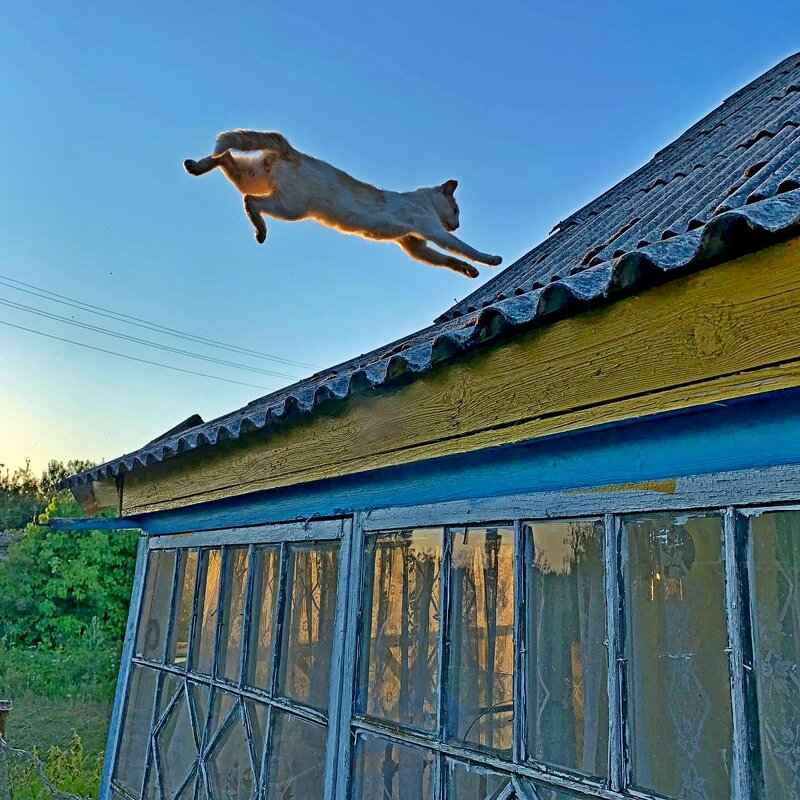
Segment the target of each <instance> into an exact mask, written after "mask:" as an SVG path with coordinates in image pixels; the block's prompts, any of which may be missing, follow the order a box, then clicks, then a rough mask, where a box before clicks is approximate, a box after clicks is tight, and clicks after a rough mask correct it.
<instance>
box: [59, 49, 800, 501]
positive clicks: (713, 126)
mask: <svg viewBox="0 0 800 800" xmlns="http://www.w3.org/2000/svg"><path fill="white" fill-rule="evenodd" d="M798 234H800V54H797V55H794V56H792V57H790V58H787V59H785V60H784V61H782V62H781V63H780V64H778V65H777V66H776V67H774V68H773V69H771V70H770V71H769V72H767V73H765V74H764V75H762V76H761V77H760V78H757V79H756V80H755V81H753V82H752V83H750V84H749V85H747V86H745V87H744V88H743V89H741V90H740V91H738V92H736V94H734V95H733V96H732V97H730V98H728V99H727V100H726V101H725V102H724V103H723V104H722V105H721V106H720V107H719V108H717V109H716V110H715V111H713V112H712V113H711V114H709V115H708V116H707V117H705V118H704V119H702V120H701V121H700V122H698V123H697V124H696V125H694V126H692V127H691V128H690V129H689V130H688V131H687V132H686V133H685V134H683V136H681V137H680V138H679V139H678V140H677V141H675V142H674V143H673V144H671V145H669V146H668V147H666V148H665V149H664V150H662V151H661V152H660V153H657V154H656V155H655V157H654V158H653V159H652V160H651V161H650V162H649V163H648V164H646V165H645V166H644V167H642V168H641V169H639V170H638V171H637V172H635V173H634V174H633V175H631V176H630V177H628V178H626V179H625V180H623V181H621V182H620V183H619V184H617V185H616V186H614V187H613V188H612V189H610V190H609V191H607V192H605V193H604V194H603V195H601V196H600V197H599V198H597V199H596V200H594V201H593V202H592V203H590V204H589V205H587V206H585V207H584V208H582V209H581V210H580V211H577V212H576V213H575V214H573V215H572V216H570V217H568V218H567V219H565V220H564V221H563V222H561V223H559V224H558V225H557V226H556V229H555V231H554V232H553V233H552V234H551V235H550V236H549V237H548V238H547V239H546V240H545V241H544V242H542V243H541V244H540V245H538V246H537V247H535V248H534V249H533V250H531V251H530V252H529V253H528V254H526V255H525V256H523V257H522V258H521V259H519V260H518V261H517V262H516V263H515V264H512V265H511V266H510V267H508V268H507V269H506V270H504V271H503V272H501V273H500V274H499V275H497V277H495V278H494V279H493V280H491V281H489V282H488V283H486V284H484V285H483V286H482V287H480V288H479V289H478V290H477V291H476V292H473V293H472V294H471V295H469V297H467V298H466V299H464V300H462V301H461V302H460V303H457V304H456V305H455V306H453V307H452V308H451V309H449V310H448V311H447V312H445V313H444V314H443V315H442V316H441V317H440V318H439V319H438V320H437V321H436V323H435V324H434V325H432V326H430V327H428V328H425V329H424V330H421V331H418V332H416V333H414V334H411V335H409V336H407V337H405V338H403V339H401V340H399V341H396V342H393V343H391V344H388V345H386V346H384V347H381V348H379V349H377V350H374V351H372V352H370V353H367V354H365V355H362V356H359V357H357V358H354V359H352V360H350V361H347V362H345V363H343V364H340V365H339V366H336V367H332V368H331V369H328V370H325V371H323V372H320V373H318V374H316V375H313V376H312V377H310V378H307V379H305V380H303V381H300V382H299V383H296V384H294V385H292V386H289V387H287V388H285V389H281V390H279V391H277V392H273V393H272V394H269V395H267V396H266V397H262V398H259V399H258V400H254V401H253V402H252V403H249V404H248V405H247V406H245V407H244V408H242V409H239V410H238V411H235V412H233V413H231V414H227V415H225V416H223V417H220V418H218V419H216V420H212V421H211V422H206V423H201V424H196V425H191V424H190V425H188V426H187V425H186V424H185V423H182V424H181V425H179V426H177V427H176V428H175V429H173V430H172V431H170V432H168V433H167V434H165V435H163V436H161V437H159V438H158V439H156V440H154V441H153V442H150V443H149V444H147V445H145V446H144V447H142V448H141V449H139V450H137V451H135V452H133V453H129V454H127V455H124V456H122V457H120V458H116V459H114V460H112V461H109V462H107V463H106V464H102V465H100V466H98V467H95V468H94V469H91V470H88V471H86V472H83V473H81V474H79V475H74V476H72V477H70V478H68V479H66V480H65V481H64V482H63V485H64V486H73V487H74V486H78V485H81V484H84V483H86V482H88V481H91V480H99V479H102V478H107V477H113V476H116V475H119V474H121V473H124V472H129V471H131V470H134V469H137V468H140V467H143V466H148V465H150V464H155V463H158V462H160V461H163V460H165V459H168V458H172V457H174V456H177V455H179V454H181V453H185V452H188V451H191V450H196V449H197V448H200V447H207V446H213V445H215V444H217V443H218V442H221V441H224V440H227V439H237V438H239V437H240V436H243V435H245V434H247V433H250V432H253V431H257V430H262V429H264V428H267V427H269V426H270V425H272V424H273V423H275V422H278V421H281V420H285V419H286V418H288V417H290V416H293V415H295V414H302V413H306V414H308V413H311V412H312V411H314V410H315V409H316V408H317V407H318V406H319V405H320V404H322V403H324V402H326V401H328V400H333V399H339V400H341V399H344V398H347V397H349V396H351V395H354V394H357V393H361V392H364V391H367V390H369V389H371V388H374V387H378V386H385V385H387V384H390V383H393V382H396V381H400V380H408V379H409V377H410V376H413V375H416V374H419V373H422V372H425V371H426V370H429V369H430V368H431V367H433V366H434V365H436V364H438V363H441V362H443V361H446V360H448V359H451V358H453V357H454V356H456V355H458V354H459V353H463V352H465V351H468V350H471V349H474V348H475V347H478V346H480V345H482V344H484V343H486V342H489V341H492V340H496V339H498V338H500V337H506V336H509V335H512V334H513V333H514V332H516V331H518V330H521V329H523V328H527V327H531V326H533V325H538V324H542V323H544V322H547V321H551V320H553V319H556V318H559V317H564V316H567V315H570V314H574V313H579V312H580V311H581V310H584V309H586V308H588V307H592V306H596V305H598V304H600V303H602V302H606V301H607V300H608V299H610V298H613V297H617V296H621V295H624V294H630V293H632V292H635V291H640V290H642V289H644V288H646V287H649V286H652V285H654V284H656V283H658V282H661V281H664V280H668V279H669V278H670V277H673V276H675V275H679V274H685V273H687V272H690V271H694V270H698V269H702V268H703V267H707V266H710V265H712V264H714V263H719V262H721V261H725V260H728V259H730V258H734V257H736V256H738V255H741V254H743V253H746V252H751V251H753V250H757V249H759V248H762V247H764V246H766V245H768V244H771V243H773V242H777V241H780V240H782V239H786V238H789V237H791V236H796V235H798ZM194 421H195V420H190V421H189V422H190V423H191V422H194Z"/></svg>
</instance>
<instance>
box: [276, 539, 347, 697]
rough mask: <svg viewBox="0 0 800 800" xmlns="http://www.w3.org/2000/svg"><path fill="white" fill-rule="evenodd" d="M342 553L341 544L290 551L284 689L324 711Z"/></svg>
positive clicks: (283, 649) (281, 682) (286, 693)
mask: <svg viewBox="0 0 800 800" xmlns="http://www.w3.org/2000/svg"><path fill="white" fill-rule="evenodd" d="M338 556H339V545H338V543H326V544H314V545H298V546H295V547H292V550H291V553H290V555H289V572H288V581H289V586H290V587H291V591H290V594H289V598H288V599H287V604H286V618H285V621H284V625H283V640H282V642H281V658H282V663H281V670H280V672H281V675H280V680H279V687H278V688H279V691H280V693H281V694H282V695H284V696H286V697H290V698H292V699H293V700H297V701H298V702H301V703H305V704H307V705H309V706H313V707H314V708H317V709H320V710H325V709H327V707H328V686H329V682H330V665H331V646H332V644H333V627H334V626H333V618H334V612H335V610H336V580H337V577H338Z"/></svg>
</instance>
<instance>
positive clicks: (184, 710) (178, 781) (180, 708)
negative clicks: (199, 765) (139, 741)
mask: <svg viewBox="0 0 800 800" xmlns="http://www.w3.org/2000/svg"><path fill="white" fill-rule="evenodd" d="M198 738H199V737H198ZM156 750H157V752H158V760H159V764H160V765H161V780H162V785H163V787H164V792H165V794H166V796H167V797H172V796H173V795H174V794H175V793H176V792H177V791H178V789H180V788H181V787H182V785H183V783H184V781H185V779H186V776H187V775H188V774H189V771H190V769H192V768H193V767H194V764H195V762H196V760H197V744H196V735H195V733H194V726H193V724H192V715H191V712H190V710H189V703H188V698H187V695H186V691H185V690H184V689H183V688H181V689H180V691H179V692H178V695H177V698H176V700H175V701H174V702H173V703H172V705H171V706H169V707H168V714H167V719H166V722H165V723H164V725H163V726H162V727H161V729H160V730H159V731H158V733H157V734H156Z"/></svg>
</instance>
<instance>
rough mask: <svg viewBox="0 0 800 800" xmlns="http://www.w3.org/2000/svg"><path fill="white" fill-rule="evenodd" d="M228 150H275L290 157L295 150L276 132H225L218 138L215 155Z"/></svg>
mask: <svg viewBox="0 0 800 800" xmlns="http://www.w3.org/2000/svg"><path fill="white" fill-rule="evenodd" d="M226 150H273V151H275V152H277V153H280V154H281V155H289V154H291V153H293V152H294V148H293V147H292V146H291V145H290V144H289V142H287V141H286V138H285V137H284V136H282V135H281V134H280V133H275V132H274V131H246V130H236V131H225V132H224V133H221V134H219V136H217V144H216V147H215V148H214V153H215V154H219V153H224V152H225V151H226Z"/></svg>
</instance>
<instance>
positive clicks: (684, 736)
mask: <svg viewBox="0 0 800 800" xmlns="http://www.w3.org/2000/svg"><path fill="white" fill-rule="evenodd" d="M624 531H625V534H626V536H627V542H628V570H627V575H626V582H625V588H626V598H625V599H626V604H627V611H626V656H627V659H628V661H627V663H628V696H627V701H628V717H629V721H630V726H631V757H632V762H633V763H632V766H633V779H634V783H635V784H636V785H637V786H638V787H641V788H643V789H648V790H651V791H655V792H658V793H659V794H663V795H666V796H667V797H681V798H682V797H692V798H698V800H710V799H711V798H721V797H728V796H729V795H730V791H731V788H730V786H731V778H730V770H731V761H732V757H731V748H732V720H731V704H730V692H729V682H728V660H727V656H726V653H725V649H726V647H727V634H726V618H725V595H724V583H723V580H724V577H723V575H724V570H723V562H722V518H721V516H720V515H718V514H709V515H681V516H673V515H671V514H655V515H652V516H649V517H646V518H645V517H639V518H629V519H627V520H626V521H625V523H624Z"/></svg>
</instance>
